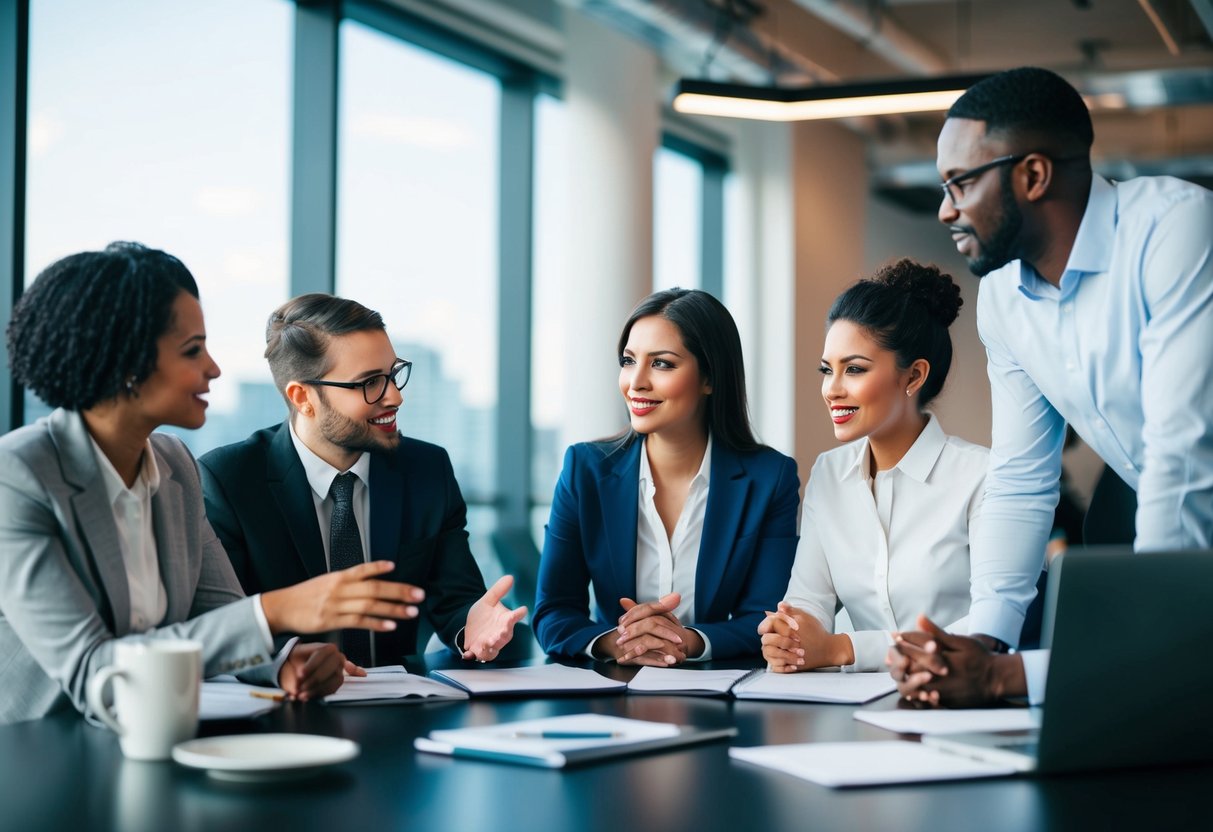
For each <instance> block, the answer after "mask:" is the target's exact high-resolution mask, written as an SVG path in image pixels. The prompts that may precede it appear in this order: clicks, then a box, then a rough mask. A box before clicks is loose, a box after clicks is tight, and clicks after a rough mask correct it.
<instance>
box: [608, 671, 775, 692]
mask: <svg viewBox="0 0 1213 832" xmlns="http://www.w3.org/2000/svg"><path fill="white" fill-rule="evenodd" d="M755 672H758V673H761V672H762V671H754V670H691V669H684V668H677V667H642V668H640V672H639V673H637V674H636V675H635V676H633V677H632V681H630V682H628V693H669V694H680V695H687V696H727V695H728V692H729V691H730V690H731V689H732V688H733V686H734V685H735V684H737V682H738V681H739V680H741V679H744V678H745V677H747V676H749V675H751V674H753V673H755Z"/></svg>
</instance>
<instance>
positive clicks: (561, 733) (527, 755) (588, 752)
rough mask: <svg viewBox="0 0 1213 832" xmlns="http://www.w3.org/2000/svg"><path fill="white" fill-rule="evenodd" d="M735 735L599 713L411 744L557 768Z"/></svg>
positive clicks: (452, 733) (437, 734) (439, 734)
mask: <svg viewBox="0 0 1213 832" xmlns="http://www.w3.org/2000/svg"><path fill="white" fill-rule="evenodd" d="M736 735H737V729H736V728H720V729H698V728H684V727H680V726H678V725H673V724H670V723H665V722H644V721H641V720H638V719H624V718H622V717H617V716H604V715H602V714H571V715H568V716H557V717H549V718H546V719H528V720H523V721H521V722H507V723H504V724H501V725H489V726H479V727H476V728H458V729H453V730H445V731H431V732H430V735H429V736H428V737H418V738H417V739H416V740H414V741H413V746H414V747H415V748H416V749H417V750H418V751H427V752H430V753H432V754H449V755H451V756H454V757H472V758H475V759H481V760H493V761H495V762H504V763H520V764H522V765H532V766H543V767H545V768H561V767H563V766H566V765H571V764H574V763H583V762H590V761H592V760H599V759H605V758H609V757H618V756H621V755H625V754H639V753H642V752H646V751H655V750H658V749H663V748H670V747H677V746H682V745H689V744H692V743H698V742H706V741H708V740H715V739H726V738H728V737H733V736H736Z"/></svg>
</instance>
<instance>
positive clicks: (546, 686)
mask: <svg viewBox="0 0 1213 832" xmlns="http://www.w3.org/2000/svg"><path fill="white" fill-rule="evenodd" d="M430 675H431V676H433V677H435V678H437V679H446V680H449V681H451V682H453V683H455V684H456V685H458V686H459V687H461V688H463V689H464V690H467V691H468V692H469V693H472V694H473V695H474V694H493V693H582V692H587V691H606V690H623V689H625V688H626V687H627V685H625V684H624V683H623V682H617V681H615V680H614V679H608V678H606V677H605V676H603V675H601V674H599V673H595V672H594V671H593V670H589V669H588V668H583V667H567V666H565V665H562V664H541V665H532V666H529V667H514V668H493V669H491V670H435V671H431V673H430Z"/></svg>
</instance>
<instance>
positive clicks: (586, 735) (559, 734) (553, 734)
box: [508, 731, 623, 740]
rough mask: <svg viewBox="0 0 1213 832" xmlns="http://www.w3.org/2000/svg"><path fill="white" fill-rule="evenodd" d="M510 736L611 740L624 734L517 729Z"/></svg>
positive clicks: (614, 732) (545, 738) (544, 738)
mask: <svg viewBox="0 0 1213 832" xmlns="http://www.w3.org/2000/svg"><path fill="white" fill-rule="evenodd" d="M508 736H510V737H513V738H515V739H536V740H609V739H611V738H613V737H622V736H623V734H622V733H621V732H619V731H515V732H514V733H512V734H509V735H508Z"/></svg>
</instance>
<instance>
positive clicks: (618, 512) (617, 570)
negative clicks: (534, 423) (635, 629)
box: [533, 441, 800, 659]
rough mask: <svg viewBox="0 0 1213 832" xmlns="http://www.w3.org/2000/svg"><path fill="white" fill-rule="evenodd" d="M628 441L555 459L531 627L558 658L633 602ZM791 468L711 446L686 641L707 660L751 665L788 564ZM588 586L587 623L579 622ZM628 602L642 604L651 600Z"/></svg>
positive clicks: (792, 543) (788, 461) (634, 460)
mask: <svg viewBox="0 0 1213 832" xmlns="http://www.w3.org/2000/svg"><path fill="white" fill-rule="evenodd" d="M642 447H643V444H642V443H641V442H639V441H633V442H632V443H631V444H630V445H628V446H627V447H625V448H619V446H618V444H617V443H604V442H587V443H581V444H577V445H573V446H572V447H571V448H569V449H568V451H567V452H566V453H565V455H564V470H563V471H561V473H560V481H559V482H558V483H557V485H556V493H555V495H554V496H553V497H552V513H551V515H550V517H549V519H548V524H547V526H546V534H545V537H544V544H543V557H542V558H541V559H540V561H539V588H538V591H537V592H536V595H535V615H534V618H533V626H534V629H535V635H536V637H537V638H538V639H539V643H540V645H542V646H543V649H544V650H546V651H547V652H548V653H551V654H553V655H558V656H577V655H580V654H582V652H583V651H584V650H585V648H586V647H587V646H588V645H589V643H590V642H591V641H592V640H593V639H594V638H595V637H596V636H598V635H601V634H602V633H604V632H606V631H607V630H610V629H611V628H613V627H614V626H615V625H616V622H617V621H618V618H619V616H621V615H623V608H622V607H621V606H620V605H619V599H620V598H621V597H628V598H636V523H637V519H638V514H639V496H638V493H639V492H638V489H639V482H640V451H641V448H642ZM799 491H800V480H799V479H798V478H797V475H796V461H795V460H793V459H792V458H790V457H787V456H784V455H783V454H781V453H779V452H778V451H774V450H772V449H770V448H763V449H761V450H758V451H752V452H746V453H737V452H736V451H731V450H729V449H728V448H726V447H724V446H723V445H722V444H720V443H714V444H713V446H712V469H711V476H710V477H709V481H708V503H707V511H706V516H705V519H704V528H703V541H702V543H701V544H700V547H699V561H698V564H697V565H696V570H695V624H694V627H695V629H697V630H699V631H700V632H702V633H703V634H704V635H705V636H707V638H708V640H709V641H711V643H712V657H713V658H718V659H726V658H730V657H733V656H739V655H745V654H753V653H759V652H761V650H762V645H761V642H760V640H759V636H758V624H759V622H760V621H762V619H763V614H764V610H773V609H775V605H776V604H778V603H779V601H780V600H781V599H782V598H783V595H784V592H785V591H786V590H787V587H788V578H789V576H790V575H791V572H792V561H793V559H794V558H795V556H796V542H797V540H798V539H799V538H798V536H797V534H796V513H797V508H798V506H799V503H800V497H799ZM591 584H592V585H593V589H594V600H595V602H596V604H597V616H596V617H595V618H591V617H590V608H589V607H590V604H589V591H588V587H589V586H590V585H591ZM636 600H642V601H650V600H655V599H651V598H644V599H640V598H637V599H636Z"/></svg>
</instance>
